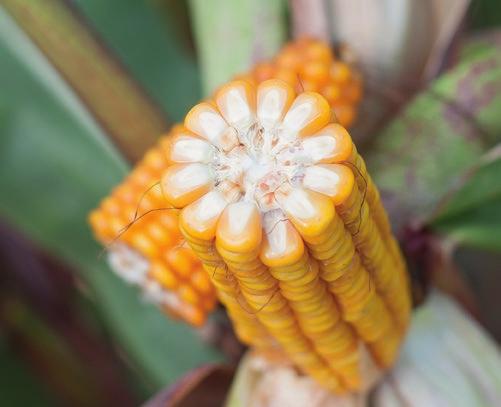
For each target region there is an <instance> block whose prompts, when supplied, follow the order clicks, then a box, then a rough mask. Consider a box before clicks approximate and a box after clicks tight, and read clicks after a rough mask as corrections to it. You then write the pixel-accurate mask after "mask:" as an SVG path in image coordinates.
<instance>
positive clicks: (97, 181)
mask: <svg viewBox="0 0 501 407" xmlns="http://www.w3.org/2000/svg"><path fill="white" fill-rule="evenodd" d="M0 18H2V21H0V27H2V30H6V29H8V30H13V31H15V27H13V26H12V25H11V24H10V23H9V21H8V19H7V18H6V16H5V14H2V13H0ZM9 24H10V25H9ZM14 37H15V38H17V42H16V43H14V44H12V43H11V42H10V41H9V45H10V46H11V49H8V48H6V46H5V43H1V42H0V72H1V73H2V75H1V76H0V87H1V89H2V92H0V112H3V114H2V116H1V117H2V127H3V128H2V133H1V136H0V174H1V176H0V190H1V191H2V193H1V194H0V214H1V216H3V217H6V218H7V219H8V220H9V221H10V222H11V223H13V224H15V225H17V226H18V227H19V228H20V229H21V230H22V231H23V232H24V233H25V234H27V235H28V236H30V237H31V238H32V239H33V240H34V241H35V242H37V243H39V244H40V245H41V246H43V247H44V248H46V249H48V250H50V251H52V252H53V253H54V254H57V255H60V256H61V257H62V258H63V259H65V260H66V261H67V262H69V263H70V264H73V265H75V266H78V268H79V271H80V277H81V279H82V281H83V282H84V283H85V285H87V286H88V289H89V290H88V291H89V293H90V295H92V296H93V297H94V299H95V301H96V303H97V305H98V307H99V309H100V311H101V312H102V313H103V315H104V317H105V318H106V319H107V322H108V325H109V327H110V330H111V333H112V335H113V338H114V341H115V342H116V343H117V344H118V345H119V346H120V347H122V348H123V349H124V351H125V352H124V354H125V355H127V357H128V359H129V360H130V362H131V363H132V364H133V365H134V366H136V367H137V368H138V369H139V371H140V373H141V375H142V376H143V379H144V381H146V382H147V383H149V384H150V385H151V387H152V388H154V389H156V388H160V387H161V386H164V385H166V384H168V383H170V382H172V381H173V380H175V379H176V378H177V377H178V376H179V375H181V374H183V373H184V372H186V371H188V370H190V369H191V368H193V367H195V366H197V365H199V364H201V363H204V362H210V361H214V360H218V359H219V358H220V356H219V355H218V354H217V353H216V352H215V351H213V350H210V349H208V348H207V347H206V346H205V344H204V343H202V341H201V340H200V339H199V337H198V336H197V334H196V333H195V332H194V331H193V330H191V329H190V328H188V327H186V326H184V325H183V324H180V323H175V322H173V321H170V320H168V319H167V318H165V317H164V316H163V315H162V314H161V313H160V312H159V311H158V310H157V309H155V308H154V307H153V306H152V305H149V304H145V303H142V302H141V301H140V299H139V298H138V293H137V291H136V290H134V289H132V288H131V287H127V286H126V285H125V284H124V283H123V282H122V281H121V280H119V279H118V278H117V277H115V276H114V275H113V274H112V273H111V272H110V271H109V270H108V268H107V266H106V264H105V262H104V260H103V259H100V258H98V254H99V251H100V248H99V246H98V245H97V244H96V243H95V242H94V240H93V238H92V236H91V233H90V230H89V227H88V225H87V221H86V217H87V214H88V212H89V211H90V210H91V209H92V208H93V207H95V206H96V204H97V203H98V202H99V200H100V199H101V198H102V197H103V196H105V195H107V193H108V192H109V190H110V189H111V188H112V187H113V186H114V185H116V184H117V183H118V182H119V181H120V179H121V178H122V177H123V176H124V175H125V173H126V169H127V166H126V165H125V163H124V161H123V159H121V158H120V156H119V155H118V154H117V152H116V151H115V150H114V148H113V147H112V146H111V145H110V144H109V142H108V140H107V139H106V138H105V137H104V135H103V134H102V132H101V131H100V130H99V128H98V127H97V126H96V125H95V123H94V122H93V121H92V119H91V118H90V116H89V115H88V114H87V112H86V111H85V110H84V109H83V108H82V105H80V104H79V101H78V100H77V99H76V98H75V95H74V94H73V93H72V92H71V91H70V90H69V89H68V88H66V86H65V84H64V82H63V81H62V80H61V78H60V77H58V76H57V74H56V73H55V72H54V71H53V70H52V68H51V66H50V65H49V64H48V63H47V61H46V60H44V59H43V57H42V56H41V55H40V54H39V53H38V52H37V50H36V49H34V48H33V46H32V45H31V44H30V43H29V41H26V38H25V37H23V35H22V33H21V32H18V33H16V34H15V36H14ZM1 38H2V39H5V38H6V37H5V36H4V35H2V36H1ZM9 38H13V37H12V36H9Z"/></svg>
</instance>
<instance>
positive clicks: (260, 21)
mask: <svg viewBox="0 0 501 407" xmlns="http://www.w3.org/2000/svg"><path fill="white" fill-rule="evenodd" d="M189 4H190V10H191V15H192V21H193V25H194V32H195V39H196V43H197V50H198V54H199V56H200V65H201V67H202V78H203V82H204V83H203V85H204V92H205V94H206V95H209V94H210V93H211V92H213V91H214V89H215V88H216V87H217V86H220V85H222V84H223V83H224V82H226V81H228V80H229V79H231V77H232V76H234V75H237V74H240V73H243V72H245V71H246V70H248V69H249V68H250V67H251V66H252V64H253V63H255V62H256V61H257V60H262V59H267V58H270V57H272V56H273V55H274V54H275V53H276V52H277V51H278V49H279V48H280V46H281V45H282V42H283V41H284V40H285V35H286V25H285V6H286V4H285V2H284V1H283V0H275V1H269V0H212V1H207V0H190V2H189Z"/></svg>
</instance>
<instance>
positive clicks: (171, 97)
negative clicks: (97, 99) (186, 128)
mask: <svg viewBox="0 0 501 407" xmlns="http://www.w3.org/2000/svg"><path fill="white" fill-rule="evenodd" d="M76 3H77V4H78V6H79V8H80V9H81V11H82V12H83V13H84V14H85V16H86V17H87V18H88V19H89V20H90V21H91V22H92V23H93V24H94V26H95V27H96V29H97V31H98V32H99V34H101V35H102V36H103V38H104V39H105V40H106V42H107V44H108V45H109V46H110V47H111V48H112V49H113V51H115V52H116V53H117V54H118V55H119V56H120V58H121V60H122V61H123V63H124V64H125V66H126V67H127V68H128V69H129V70H130V71H131V72H132V73H133V75H134V77H135V78H136V79H137V80H138V81H139V82H141V84H142V85H143V86H144V87H145V88H146V89H147V90H148V92H149V93H150V94H151V95H152V96H153V97H154V98H155V99H156V100H157V101H158V102H159V103H160V105H161V106H162V107H163V108H164V110H165V111H167V113H168V114H169V118H172V119H173V120H175V121H179V120H181V119H182V118H183V117H184V115H185V114H186V113H187V111H188V109H189V108H190V107H191V106H193V105H194V104H195V103H196V102H197V101H198V100H199V99H200V97H201V91H200V78H199V73H198V68H197V65H196V59H195V55H194V54H193V53H190V50H189V49H187V48H186V47H183V42H182V41H179V35H178V33H177V32H176V30H175V28H174V27H175V22H176V20H177V19H178V16H177V14H176V12H175V11H172V10H170V9H169V10H167V12H165V11H164V10H163V7H162V3H163V2H162V1H137V0H107V1H102V0H76ZM164 5H165V3H164ZM165 7H167V5H165Z"/></svg>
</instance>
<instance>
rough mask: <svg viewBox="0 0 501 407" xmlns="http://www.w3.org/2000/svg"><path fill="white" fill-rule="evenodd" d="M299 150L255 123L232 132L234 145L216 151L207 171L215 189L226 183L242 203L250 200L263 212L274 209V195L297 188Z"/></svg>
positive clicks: (276, 131)
mask: <svg viewBox="0 0 501 407" xmlns="http://www.w3.org/2000/svg"><path fill="white" fill-rule="evenodd" d="M300 151H301V148H300V146H299V145H298V143H297V142H295V140H294V139H291V137H290V136H288V135H287V134H284V131H283V130H282V129H280V128H275V129H272V130H266V129H264V128H263V126H261V125H260V123H259V122H257V121H256V122H254V123H252V124H251V125H250V126H249V128H248V129H247V130H246V131H244V132H237V131H235V145H234V146H233V147H232V148H231V149H230V150H229V151H225V150H224V149H220V150H218V152H217V153H216V154H215V159H214V161H213V162H212V163H211V167H212V169H213V171H214V173H215V180H216V185H221V184H223V185H224V184H225V181H230V182H231V183H232V184H234V185H235V186H237V187H238V188H239V190H240V193H241V194H242V195H243V200H245V201H252V200H254V201H255V202H257V204H258V205H259V207H260V209H261V210H262V211H263V212H267V211H269V210H272V209H275V208H277V207H278V204H277V203H276V202H275V198H274V193H275V192H276V191H277V190H278V189H280V188H282V187H284V186H285V185H287V184H290V185H292V186H295V185H296V186H297V185H299V182H300V180H301V179H302V177H303V176H304V168H305V163H302V162H301V153H300Z"/></svg>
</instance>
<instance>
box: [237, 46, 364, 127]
mask: <svg viewBox="0 0 501 407" xmlns="http://www.w3.org/2000/svg"><path fill="white" fill-rule="evenodd" d="M240 78H241V79H243V78H247V79H251V80H253V81H254V82H255V83H256V84H259V83H261V82H263V81H264V80H267V79H272V78H276V79H282V80H283V81H285V82H287V83H288V84H289V85H291V86H292V87H294V88H295V90H296V91H297V92H302V91H311V92H318V93H320V94H321V95H322V96H324V97H325V99H326V100H327V101H328V102H329V105H330V106H331V108H332V110H333V111H334V113H335V115H336V118H337V121H338V122H339V123H340V124H341V125H343V126H345V127H350V126H351V125H352V124H353V122H354V121H355V119H356V116H357V108H358V105H359V103H360V100H361V98H362V88H363V86H362V80H361V76H360V74H359V73H358V72H357V70H356V69H355V68H354V67H353V66H352V65H350V64H348V63H346V62H344V61H342V60H341V59H337V58H336V56H335V55H334V53H333V52H332V50H331V48H330V47H329V46H328V45H327V44H326V43H324V42H322V41H320V40H316V39H312V38H302V39H299V40H295V41H291V42H290V43H289V44H287V45H286V46H285V47H284V48H282V50H281V51H280V52H279V53H278V55H277V56H276V57H275V58H273V59H272V60H270V61H263V62H260V63H258V64H256V65H255V66H254V67H253V69H252V70H251V71H250V72H249V73H248V74H246V75H242V76H241V77H240Z"/></svg>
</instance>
